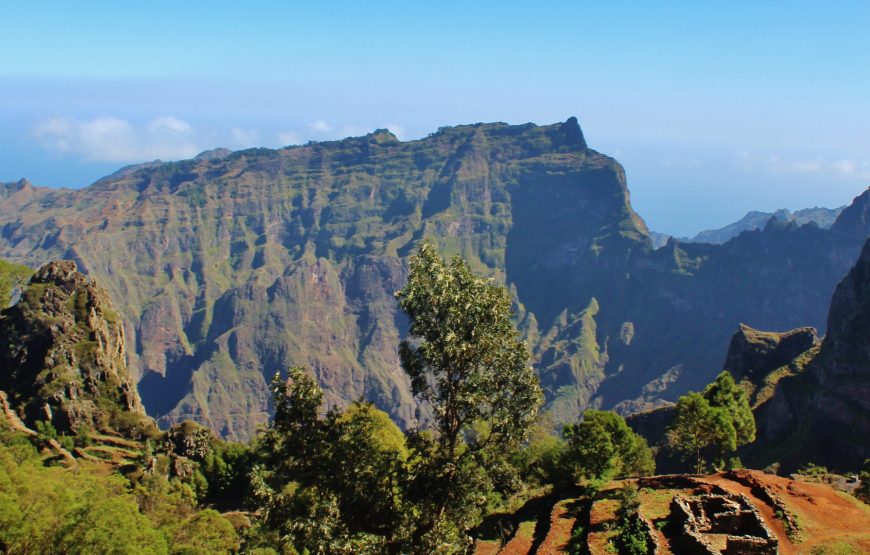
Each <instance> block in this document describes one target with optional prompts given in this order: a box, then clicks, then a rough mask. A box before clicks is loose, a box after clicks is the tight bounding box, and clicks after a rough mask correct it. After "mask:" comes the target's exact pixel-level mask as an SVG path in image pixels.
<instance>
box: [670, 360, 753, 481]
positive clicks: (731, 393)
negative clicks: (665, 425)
mask: <svg viewBox="0 0 870 555" xmlns="http://www.w3.org/2000/svg"><path fill="white" fill-rule="evenodd" d="M676 412H677V416H676V418H675V420H674V423H673V425H672V426H671V428H670V429H669V431H668V443H669V444H670V446H671V447H672V448H673V449H675V450H676V451H678V452H680V453H682V454H683V455H684V456H686V457H693V458H694V461H695V472H698V473H700V472H703V470H704V467H705V466H706V462H707V461H706V455H707V454H708V453H709V454H712V455H713V457H714V463H715V464H716V466H722V465H724V460H725V456H726V455H727V454H728V453H733V452H734V451H736V450H737V448H738V447H739V446H741V445H745V444H747V443H749V442H751V441H754V440H755V417H754V416H753V415H752V410H751V409H750V407H749V401H748V399H747V398H746V394H745V392H744V391H743V390H742V389H741V388H740V387H739V386H738V385H737V384H736V383H735V382H734V379H733V378H732V377H731V374H729V373H728V372H722V373H721V374H720V375H719V376H718V377H717V378H716V381H714V382H713V383H711V384H710V385H708V386H707V388H706V389H705V390H704V393H703V394H701V393H689V394H688V395H684V396H683V397H680V399H679V401H678V402H677V408H676Z"/></svg>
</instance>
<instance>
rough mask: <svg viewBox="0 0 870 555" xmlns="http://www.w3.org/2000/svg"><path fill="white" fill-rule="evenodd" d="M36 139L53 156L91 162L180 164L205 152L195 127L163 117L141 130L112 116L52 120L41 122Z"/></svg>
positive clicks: (34, 131) (174, 118) (169, 117)
mask: <svg viewBox="0 0 870 555" xmlns="http://www.w3.org/2000/svg"><path fill="white" fill-rule="evenodd" d="M33 135H34V136H35V137H36V139H37V140H38V141H39V142H40V143H41V144H42V146H43V147H44V148H45V149H46V150H48V151H50V152H53V153H55V154H58V155H67V154H68V155H74V156H79V157H81V158H83V159H84V160H86V161H89V162H141V161H145V160H153V159H156V158H159V159H163V160H178V159H182V158H190V157H192V156H195V155H196V154H197V153H198V152H200V151H201V150H204V149H203V148H201V145H199V144H198V143H197V141H195V140H194V137H193V135H194V133H193V127H192V126H191V125H190V124H189V123H187V122H186V121H184V120H181V119H178V118H176V117H173V116H161V117H158V118H155V119H153V120H151V121H148V122H146V123H145V124H144V125H141V126H137V125H134V124H132V123H130V122H129V121H127V120H124V119H121V118H117V117H113V116H101V117H97V118H93V119H90V120H83V121H79V120H74V119H72V118H64V117H53V118H48V119H45V120H43V121H41V122H38V123H37V124H36V125H35V127H34V129H33Z"/></svg>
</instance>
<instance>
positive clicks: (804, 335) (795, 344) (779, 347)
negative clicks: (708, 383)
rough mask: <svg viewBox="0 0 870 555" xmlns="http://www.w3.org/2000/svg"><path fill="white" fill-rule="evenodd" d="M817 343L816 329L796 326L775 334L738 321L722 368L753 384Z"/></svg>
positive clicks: (735, 376)
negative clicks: (737, 327)
mask: <svg viewBox="0 0 870 555" xmlns="http://www.w3.org/2000/svg"><path fill="white" fill-rule="evenodd" d="M818 343H819V335H818V333H817V332H816V330H815V328H797V329H794V330H791V331H787V332H783V333H777V332H770V331H759V330H756V329H753V328H751V327H749V326H747V325H746V324H740V327H739V329H738V330H737V333H735V334H734V336H733V337H732V338H731V344H730V345H729V347H728V355H727V357H726V359H725V369H726V370H728V371H729V372H731V374H732V375H733V376H734V378H735V379H737V380H740V379H741V378H747V379H749V380H750V381H752V382H754V383H758V381H759V380H761V379H762V378H764V376H765V375H767V374H768V373H769V372H771V371H772V370H775V369H777V368H779V367H780V366H784V365H786V364H788V363H789V362H791V361H792V360H794V359H795V358H797V357H798V355H800V354H802V353H805V352H806V351H807V350H809V349H811V348H813V347H814V346H816V345H817V344H818Z"/></svg>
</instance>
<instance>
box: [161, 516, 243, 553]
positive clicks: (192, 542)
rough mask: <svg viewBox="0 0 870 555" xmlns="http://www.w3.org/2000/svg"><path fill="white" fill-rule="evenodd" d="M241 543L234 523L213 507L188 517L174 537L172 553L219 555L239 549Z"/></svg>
mask: <svg viewBox="0 0 870 555" xmlns="http://www.w3.org/2000/svg"><path fill="white" fill-rule="evenodd" d="M240 545H241V543H240V542H239V536H238V534H236V530H235V529H234V528H233V525H232V524H231V523H230V521H228V520H227V519H225V518H224V517H222V516H221V515H220V513H218V512H217V511H214V510H212V509H206V510H204V511H200V512H198V513H196V514H195V515H193V516H192V517H190V518H188V519H187V520H185V521H184V522H182V523H181V525H180V526H179V527H178V529H177V530H176V532H175V534H174V535H173V537H172V553H174V554H179V555H181V554H184V555H212V554H214V555H218V554H229V553H235V552H237V551H238V549H239V547H240Z"/></svg>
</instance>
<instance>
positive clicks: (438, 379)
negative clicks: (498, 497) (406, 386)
mask: <svg viewBox="0 0 870 555" xmlns="http://www.w3.org/2000/svg"><path fill="white" fill-rule="evenodd" d="M410 265H411V272H410V276H409V278H408V283H407V285H406V286H405V287H404V288H403V289H402V290H400V291H399V292H397V293H396V297H397V298H398V299H399V306H400V307H401V308H402V310H404V311H405V313H406V314H407V315H408V317H409V318H410V322H411V326H410V333H409V338H408V339H407V340H405V341H403V342H402V343H401V345H400V346H399V356H400V358H401V361H402V367H403V369H404V370H405V372H406V373H407V374H408V376H410V378H411V388H412V391H413V393H414V395H415V396H416V397H417V398H419V399H420V400H422V401H425V402H427V403H428V404H429V405H430V406H431V408H432V412H433V414H434V418H435V425H434V428H435V431H436V432H437V435H436V437H435V438H434V443H433V444H431V445H430V446H429V447H426V446H425V445H426V441H425V437H423V436H421V438H420V440H421V441H418V445H422V446H423V448H424V449H430V448H431V455H433V456H431V457H427V458H426V460H425V461H424V462H425V463H426V465H428V466H429V467H430V468H429V469H428V471H424V472H423V474H425V475H427V476H428V478H429V479H432V480H436V481H439V482H441V485H440V486H436V485H435V484H430V485H429V486H428V487H427V488H426V489H427V490H428V492H429V493H430V494H431V495H430V501H431V503H432V508H433V509H435V514H434V515H433V516H434V517H435V519H434V520H432V521H431V522H430V523H429V524H428V526H427V527H428V528H429V529H435V528H439V527H448V528H449V526H448V524H447V523H445V522H439V521H438V519H439V518H447V519H448V520H450V521H451V522H453V523H459V528H465V527H466V526H468V525H469V524H471V522H470V520H469V519H470V515H471V514H472V513H473V512H474V511H475V510H476V509H478V508H479V507H480V506H481V505H482V504H483V503H484V502H485V494H486V490H487V484H486V482H485V481H484V483H482V484H480V485H479V486H476V485H475V484H474V483H470V482H471V481H473V480H477V479H478V478H477V476H479V475H480V474H481V473H480V472H478V470H479V469H480V468H482V466H483V465H484V464H485V463H486V460H487V459H488V458H492V457H494V456H499V455H504V454H506V453H508V452H509V450H510V449H511V447H513V446H516V445H518V444H519V442H520V441H521V440H522V439H523V438H524V437H525V435H526V433H527V431H528V430H529V428H530V427H531V425H532V424H533V423H534V420H535V417H536V416H537V412H538V409H539V407H540V405H541V402H542V394H541V388H540V385H539V383H538V378H537V375H536V374H535V372H534V371H533V370H532V368H531V367H530V366H529V363H528V360H529V354H528V350H527V349H526V346H525V344H524V343H523V342H522V341H521V340H520V338H519V335H518V334H517V332H516V330H515V329H514V327H513V325H512V324H511V298H510V294H509V293H508V291H507V290H506V289H505V288H504V287H501V286H499V285H496V284H494V283H492V282H491V280H487V279H484V278H480V277H477V276H475V275H474V274H473V273H472V272H471V270H470V269H469V268H468V266H467V265H466V263H465V262H464V261H463V260H462V259H461V258H460V257H458V256H455V257H453V258H452V259H451V260H450V261H449V262H448V261H447V260H445V259H444V258H442V257H441V256H440V255H439V254H438V252H437V251H436V248H435V246H434V245H433V244H431V243H428V242H426V243H423V244H422V245H421V246H420V248H419V250H418V251H417V254H416V255H415V256H413V257H412V258H411V261H410Z"/></svg>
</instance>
